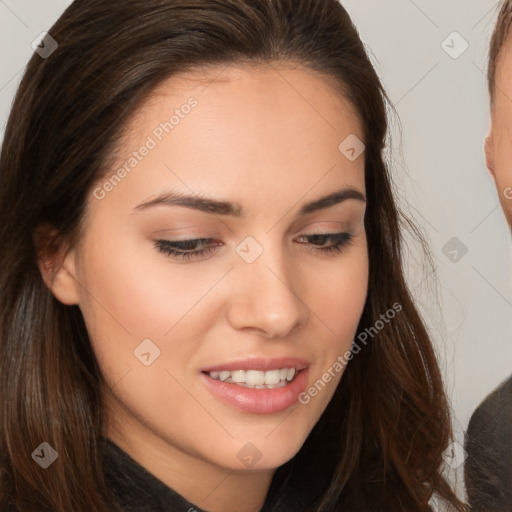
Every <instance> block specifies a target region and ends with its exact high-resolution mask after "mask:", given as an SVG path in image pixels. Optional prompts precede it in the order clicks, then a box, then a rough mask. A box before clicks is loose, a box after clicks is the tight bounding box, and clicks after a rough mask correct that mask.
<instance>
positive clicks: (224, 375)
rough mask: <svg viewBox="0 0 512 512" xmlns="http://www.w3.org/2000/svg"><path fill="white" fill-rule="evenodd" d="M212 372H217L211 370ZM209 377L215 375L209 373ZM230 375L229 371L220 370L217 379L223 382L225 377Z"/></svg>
mask: <svg viewBox="0 0 512 512" xmlns="http://www.w3.org/2000/svg"><path fill="white" fill-rule="evenodd" d="M212 373H217V372H212ZM210 377H211V378H212V379H215V377H214V376H213V375H212V374H211V373H210ZM229 377H231V372H228V371H226V370H224V371H222V372H219V379H220V380H221V381H222V382H224V381H225V380H226V379H227V378H229Z"/></svg>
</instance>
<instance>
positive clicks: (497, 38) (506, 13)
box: [487, 0, 512, 104]
mask: <svg viewBox="0 0 512 512" xmlns="http://www.w3.org/2000/svg"><path fill="white" fill-rule="evenodd" d="M511 25H512V0H503V1H502V4H501V8H500V11H499V13H498V18H497V20H496V25H495V27H494V32H493V34H492V38H491V44H490V48H489V65H488V67H487V80H488V85H489V94H490V95H491V104H492V103H493V102H494V93H495V89H496V72H497V69H498V61H499V58H500V54H501V50H502V49H503V45H504V44H505V42H506V41H507V39H508V36H509V34H510V27H511Z"/></svg>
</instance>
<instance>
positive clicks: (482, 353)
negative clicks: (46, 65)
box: [0, 0, 512, 439]
mask: <svg viewBox="0 0 512 512" xmlns="http://www.w3.org/2000/svg"><path fill="white" fill-rule="evenodd" d="M69 3H70V2H69V1H68V0H46V1H44V2H41V1H38V0H37V1H36V0H0V132H1V133H2V134H3V130H4V126H5V121H6V119H7V116H8V112H9V108H10V104H11V101H12V98H13V96H14V93H15V91H16V88H17V85H18V83H19V80H20V78H21V75H22V70H23V68H24V66H25V63H26V61H27V60H28V58H29V57H30V55H31V53H32V49H31V47H30V43H31V41H32V40H33V39H34V38H36V36H38V35H39V34H40V33H41V32H43V31H45V30H47V29H48V28H49V27H50V26H51V25H52V24H53V22H54V21H55V20H56V19H57V18H58V16H59V15H60V13H61V12H62V11H63V10H64V8H65V7H66V6H67V5H69ZM342 3H343V5H344V6H345V7H346V8H347V10H348V11H349V13H350V14H351V16H352V17H353V20H354V22H355V24H356V26H357V27H358V29H359V31H360V34H361V37H362V39H363V41H364V42H365V44H366V45H367V47H368V49H369V51H370V52H371V54H372V60H373V62H374V64H375V66H376V68H377V70H378V72H379V75H380V76H381V78H382V80H383V83H384V85H385V87H386V89H387V91H388V94H389V96H390V98H391V100H392V102H393V103H394V105H395V106H396V109H397V111H398V114H399V117H400V120H401V124H402V132H403V136H402V139H401V140H400V136H399V134H398V132H397V131H396V129H395V130H394V132H395V136H394V144H393V146H392V154H393V155H394V159H395V162H396V165H395V170H394V172H395V176H396V178H395V179H396V182H397V186H398V187H399V188H400V189H401V190H402V192H403V194H404V195H405V198H406V200H407V203H408V207H407V210H408V211H409V212H410V213H411V214H412V215H413V216H414V219H415V220H416V221H417V222H418V223H419V224H420V225H421V226H423V228H424V230H425V232H426V234H427V237H428V239H429V241H430V243H431V248H432V252H433V254H434V259H435V266H436V269H437V278H438V283H439V285H438V296H437V298H436V296H435V295H434V294H433V293H432V284H429V283H431V282H432V278H429V277H428V276H426V275H425V273H424V272H423V271H422V270H421V267H420V266H419V265H420V263H421V260H417V259H416V258H414V257H413V255H414V249H413V250H412V253H411V259H410V260H409V268H410V271H409V282H410V287H411V289H413V290H414V294H415V296H416V297H417V299H418V301H419V303H420V307H421V309H422V312H423V314H424V315H425V318H426V319H427V321H428V323H429V328H430V330H431V332H432V334H433V336H434V338H435V340H436V344H437V346H438V350H439V353H440V357H441V359H442V365H443V368H444V371H445V375H446V382H447V387H448V390H449V392H450V396H451V397H452V403H453V409H454V412H455V418H456V421H455V427H456V430H457V434H458V437H459V439H461V438H462V437H461V436H462V435H463V431H464V429H465V428H466V426H467V423H468V421H469V418H470V415H471V413H472V411H473V410H474V409H475V407H476V406H477V405H478V404H479V402H480V401H481V400H482V399H483V398H484V397H485V396H486V394H487V393H488V392H489V391H490V390H492V389H493V388H494V387H495V386H497V385H498V384H499V383H500V382H501V381H502V380H503V379H504V378H506V377H507V376H508V375H509V374H510V373H512V336H511V330H512V324H511V314H510V313H511V308H512V291H511V286H510V283H511V277H512V272H511V267H512V265H511V263H512V259H511V254H512V247H511V237H510V233H509V230H508V228H507V225H506V223H505V220H504V217H503V215H502V213H501V210H500V208H499V201H498V196H497V192H496V190H495V188H494V183H493V182H492V180H491V177H490V175H489V173H488V172H487V170H486V168H485V162H484V156H483V141H484V137H485V136H486V134H487V131H488V127H489V113H488V95H487V88H486V76H485V69H486V55H487V47H488V42H489V38H490V34H491V31H492V28H493V23H494V20H495V16H496V13H497V2H496V1H489V0H451V1H450V2H447V1H446V0H429V1H426V0H415V1H413V0H386V1H385V2H384V1H382V0H364V1H362V0H345V1H342ZM454 31H457V32H458V33H459V34H460V35H461V36H462V37H463V38H464V39H465V40H466V41H467V42H468V43H469V48H468V50H467V51H466V52H465V53H463V54H462V55H461V56H460V57H459V58H457V59H454V58H452V57H450V56H449V55H448V54H447V53H446V52H445V51H444V50H443V48H442V42H443V41H444V40H445V39H446V38H447V36H449V35H450V34H451V33H452V32H454ZM448 42H450V40H448ZM454 45H455V50H457V48H458V47H459V48H460V46H457V45H459V43H457V42H456V41H455V42H454ZM395 125H396V123H395ZM453 237H457V238H458V239H459V240H460V242H462V243H463V244H464V245H465V246H466V247H467V249H468V252H467V254H466V255H464V257H462V258H461V259H460V260H459V261H458V262H457V263H454V262H452V261H450V259H449V258H448V257H447V256H445V254H444V253H443V247H444V246H445V244H446V243H447V242H448V241H449V240H450V239H451V238H453Z"/></svg>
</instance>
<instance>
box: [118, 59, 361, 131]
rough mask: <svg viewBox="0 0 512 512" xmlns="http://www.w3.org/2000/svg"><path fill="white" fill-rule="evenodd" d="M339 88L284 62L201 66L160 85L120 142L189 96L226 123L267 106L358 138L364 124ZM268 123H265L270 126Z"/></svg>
mask: <svg viewBox="0 0 512 512" xmlns="http://www.w3.org/2000/svg"><path fill="white" fill-rule="evenodd" d="M343 89H344V86H343V85H342V84H341V83H340V82H339V81H338V80H337V79H336V78H335V77H333V76H330V75H326V74H320V73H319V72H317V71H314V70H312V69H310V68H308V67H305V66H303V65H300V64H296V63H291V62H287V61H275V62H272V63H236V64H234V63H233V64H226V65H210V66H207V67H206V66H205V67H199V68H196V69H194V70H190V71H187V72H182V73H178V74H176V75H174V76H172V77H171V78H168V79H167V80H165V81H163V82H162V83H160V84H159V85H158V86H157V87H156V88H155V89H154V90H153V91H152V92H151V94H150V95H149V96H148V97H147V99H146V100H145V102H144V103H143V104H142V105H141V106H140V107H139V108H138V109H137V110H136V111H135V113H134V114H133V116H132V118H131V120H130V121H129V122H128V123H127V125H126V126H125V128H124V133H123V135H124V137H123V138H122V139H121V140H127V138H128V137H130V135H135V137H137V132H138V131H139V127H141V126H144V125H146V126H145V129H146V130H147V123H149V122H151V118H154V117H155V116H158V117H159V118H162V116H163V114H164V113H165V110H162V109H168V108H170V107H171V106H173V105H174V106H179V105H182V104H183V103H185V102H186V101H188V100H189V99H190V97H191V96H194V98H197V100H198V103H199V107H200V108H199V109H195V112H196V114H197V112H201V113H202V114H204V113H208V114H210V115H214V114H218V113H219V109H220V108H221V109H223V113H224V115H223V118H224V120H225V122H226V123H229V122H231V123H235V122H237V121H240V119H239V118H236V117H229V113H230V111H231V112H234V111H238V112H239V111H241V110H245V111H249V110H251V111H252V113H253V114H254V113H255V111H256V110H257V109H258V108H260V109H261V110H260V111H263V110H264V109H267V110H268V107H282V108H281V109H278V108H275V110H276V113H277V112H278V110H284V109H285V108H288V116H289V117H290V118H293V117H294V116H296V115H298V112H299V111H300V112H302V113H305V114H307V115H310V116H314V117H316V118H317V120H321V122H322V124H324V126H328V127H329V128H330V129H331V130H337V129H338V128H339V126H335V125H336V122H338V124H339V120H340V119H343V121H344V124H345V125H346V124H351V125H352V128H353V131H354V132H357V134H358V135H359V136H360V138H362V137H363V123H362V122H361V119H360V116H359V114H358V112H357V111H356V109H355V108H354V106H353V105H352V103H351V102H349V101H348V99H347V98H346V97H345V95H344V93H343ZM265 114H266V115H268V112H266V113H265ZM340 114H341V117H340ZM195 117H196V118H199V117H200V116H198V115H195ZM251 120H252V121H254V116H253V117H251V118H247V121H248V122H250V121H251ZM272 120H273V119H271V118H268V121H269V124H270V122H271V121H272ZM274 120H275V119H274Z"/></svg>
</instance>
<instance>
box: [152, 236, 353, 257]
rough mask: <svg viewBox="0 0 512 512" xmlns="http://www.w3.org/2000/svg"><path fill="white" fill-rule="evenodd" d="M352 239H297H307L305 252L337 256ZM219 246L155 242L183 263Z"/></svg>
mask: <svg viewBox="0 0 512 512" xmlns="http://www.w3.org/2000/svg"><path fill="white" fill-rule="evenodd" d="M353 238H354V235H353V234H351V233H322V234H314V235H302V236H300V237H299V239H308V240H309V244H306V247H305V250H306V251H307V252H310V253H311V254H317V255H335V254H339V253H341V252H342V251H343V249H345V248H346V247H347V246H349V245H350V244H351V243H352V240H353ZM328 241H331V245H328V246H327V247H323V246H324V245H325V243H326V242H328ZM301 244H302V243H301ZM220 245H223V244H222V243H221V242H218V241H216V240H213V239H212V238H195V239H189V240H176V241H171V240H156V241H155V247H156V249H157V250H158V251H160V252H161V253H163V254H165V255H167V256H169V257H172V258H174V259H176V260H185V261H189V260H193V259H201V258H205V257H207V256H209V255H210V254H211V253H212V252H213V251H215V247H217V246H220Z"/></svg>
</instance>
